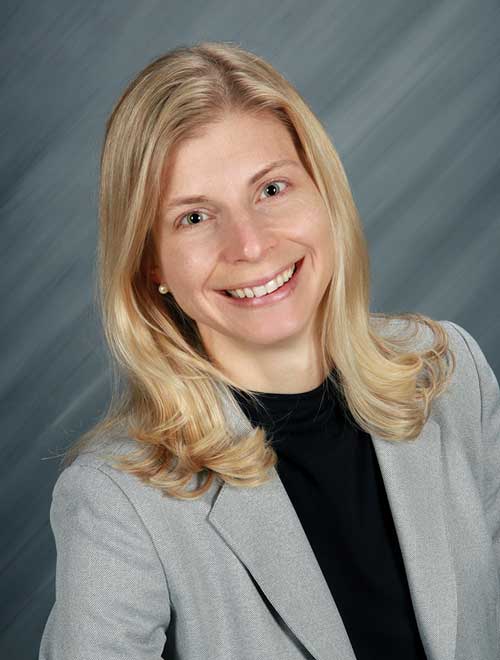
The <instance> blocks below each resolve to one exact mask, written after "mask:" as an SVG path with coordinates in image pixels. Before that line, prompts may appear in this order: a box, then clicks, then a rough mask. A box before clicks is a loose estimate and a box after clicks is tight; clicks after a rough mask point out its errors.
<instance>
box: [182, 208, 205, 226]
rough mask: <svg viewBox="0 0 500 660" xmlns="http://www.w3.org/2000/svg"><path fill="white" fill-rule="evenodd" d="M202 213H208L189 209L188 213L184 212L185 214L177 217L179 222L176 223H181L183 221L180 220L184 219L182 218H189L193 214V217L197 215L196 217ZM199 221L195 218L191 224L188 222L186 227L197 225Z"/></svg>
mask: <svg viewBox="0 0 500 660" xmlns="http://www.w3.org/2000/svg"><path fill="white" fill-rule="evenodd" d="M202 215H208V213H204V212H203V211H189V213H186V214H185V215H183V216H182V217H181V218H180V219H179V223H178V224H179V225H183V224H184V223H183V222H182V220H184V218H191V217H192V216H195V217H196V216H198V217H200V216H202ZM200 222H201V221H200V220H196V221H195V222H194V224H193V225H189V224H188V225H187V226H188V227H193V226H194V225H199V224H200ZM184 226H185V225H184Z"/></svg>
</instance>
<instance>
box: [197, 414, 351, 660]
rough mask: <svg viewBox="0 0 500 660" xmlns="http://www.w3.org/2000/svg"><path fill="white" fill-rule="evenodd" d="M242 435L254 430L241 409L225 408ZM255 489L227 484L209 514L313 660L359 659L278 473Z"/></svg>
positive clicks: (273, 470) (274, 473)
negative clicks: (243, 432) (356, 657)
mask: <svg viewBox="0 0 500 660" xmlns="http://www.w3.org/2000/svg"><path fill="white" fill-rule="evenodd" d="M226 414H227V418H228V422H229V424H230V426H232V429H233V431H234V432H235V433H236V434H237V435H238V434H240V433H241V432H242V431H245V432H246V431H249V430H250V429H251V426H250V423H249V422H248V420H247V418H246V416H245V415H244V414H243V412H242V411H241V410H240V409H239V408H238V410H236V409H234V407H233V406H232V405H229V403H227V404H226ZM271 472H272V479H271V480H270V481H268V482H267V483H265V484H262V485H261V486H258V487H256V488H238V487H234V486H231V485H229V484H227V483H225V484H224V485H223V487H222V488H221V490H220V491H219V493H218V496H217V498H216V501H215V503H214V505H213V507H212V509H211V511H210V513H209V515H208V520H209V521H210V523H211V524H212V525H213V526H214V527H215V528H216V529H217V531H218V533H219V534H220V535H221V536H222V538H223V539H224V540H225V542H226V543H227V544H228V546H229V547H230V548H231V549H232V551H233V552H234V553H235V554H236V556H237V557H238V558H239V559H240V560H241V561H242V562H243V564H244V565H245V566H246V567H247V569H248V570H249V571H250V574H251V575H252V577H253V578H254V580H255V581H256V582H257V584H258V586H259V588H260V589H261V590H262V592H263V593H264V595H265V596H266V598H267V599H268V600H269V602H270V604H271V605H272V607H273V608H274V609H275V610H276V612H277V613H278V615H279V616H280V617H281V618H282V619H283V621H284V623H285V624H286V625H287V626H288V628H289V629H290V630H291V632H292V633H293V634H294V635H295V637H296V638H297V639H298V640H299V642H300V643H301V644H302V645H303V646H304V647H305V648H306V650H307V651H308V652H309V654H310V655H311V656H312V657H313V658H315V660H356V659H355V655H354V652H353V649H352V646H351V643H350V641H349V637H348V635H347V632H346V630H345V627H344V624H343V622H342V619H341V617H340V614H339V611H338V609H337V606H336V605H335V602H334V600H333V598H332V595H331V593H330V589H329V587H328V584H327V582H326V580H325V578H324V576H323V573H322V572H321V568H320V566H319V564H318V562H317V560H316V557H315V555H314V552H313V550H312V548H311V545H310V543H309V541H308V539H307V536H306V534H305V532H304V530H303V528H302V525H301V523H300V519H299V518H298V516H297V513H296V512H295V509H294V507H293V505H292V503H291V501H290V498H289V497H288V494H287V492H286V490H285V487H284V486H283V483H282V481H281V479H280V478H279V475H278V473H277V471H276V470H275V469H274V468H272V470H271Z"/></svg>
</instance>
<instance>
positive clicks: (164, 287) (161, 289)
mask: <svg viewBox="0 0 500 660" xmlns="http://www.w3.org/2000/svg"><path fill="white" fill-rule="evenodd" d="M158 291H159V292H160V293H167V292H168V288H167V287H166V286H165V285H164V284H160V286H159V287H158Z"/></svg>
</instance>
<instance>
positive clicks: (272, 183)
mask: <svg viewBox="0 0 500 660" xmlns="http://www.w3.org/2000/svg"><path fill="white" fill-rule="evenodd" d="M280 183H281V184H283V183H284V184H285V185H286V186H288V182H287V181H282V180H280V179H278V180H276V181H270V182H269V183H266V184H265V185H264V188H263V190H264V191H265V190H266V189H267V188H274V189H276V190H277V192H275V193H274V194H273V195H271V196H270V197H268V199H272V198H273V197H277V196H278V195H280V194H281V193H282V192H283V191H282V190H280V189H279V187H278V186H277V185H276V184H280ZM202 215H208V213H205V212H204V211H197V210H194V211H189V213H186V214H185V215H183V216H181V218H180V219H179V222H178V225H181V226H184V227H194V226H196V225H199V224H202V220H198V221H197V222H195V223H194V224H185V223H183V222H182V221H183V220H184V218H189V217H191V216H198V217H201V216H202Z"/></svg>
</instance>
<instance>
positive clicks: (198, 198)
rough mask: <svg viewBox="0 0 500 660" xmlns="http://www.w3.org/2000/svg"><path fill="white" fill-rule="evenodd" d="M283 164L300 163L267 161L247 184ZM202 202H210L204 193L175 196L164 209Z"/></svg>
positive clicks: (297, 165)
mask: <svg viewBox="0 0 500 660" xmlns="http://www.w3.org/2000/svg"><path fill="white" fill-rule="evenodd" d="M283 165H294V166H295V167H300V164H299V163H298V162H297V161H296V160H290V159H289V158H284V159H282V160H274V161H273V162H272V163H269V164H268V165H266V166H265V167H263V168H262V169H260V170H259V171H258V172H255V174H253V175H252V176H251V177H250V179H249V180H248V185H249V186H251V185H253V184H254V183H256V182H257V181H258V180H259V179H261V178H262V177H263V176H265V175H266V174H267V173H268V172H270V171H271V170H274V169H276V168H277V167H282V166H283ZM204 202H210V198H209V197H207V196H206V195H190V196H189V197H175V198H174V199H171V200H170V202H169V203H168V204H167V205H166V206H165V210H166V211H171V210H172V209H174V208H176V207H177V206H184V204H200V203H204Z"/></svg>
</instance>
